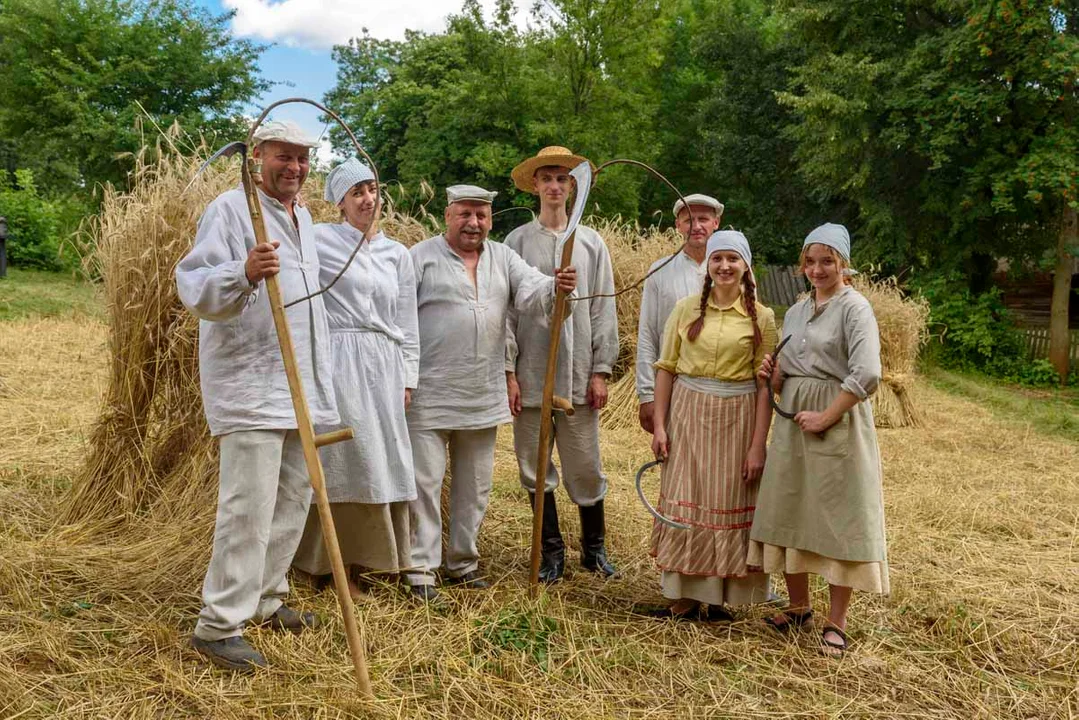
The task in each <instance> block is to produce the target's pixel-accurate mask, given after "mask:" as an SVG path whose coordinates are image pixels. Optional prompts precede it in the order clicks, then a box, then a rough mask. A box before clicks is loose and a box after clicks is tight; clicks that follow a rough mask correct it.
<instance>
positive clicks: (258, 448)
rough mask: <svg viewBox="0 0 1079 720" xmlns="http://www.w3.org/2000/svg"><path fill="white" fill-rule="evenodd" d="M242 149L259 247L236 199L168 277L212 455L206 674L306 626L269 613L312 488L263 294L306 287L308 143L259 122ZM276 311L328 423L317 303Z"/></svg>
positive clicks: (290, 294) (287, 125)
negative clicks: (191, 340)
mask: <svg viewBox="0 0 1079 720" xmlns="http://www.w3.org/2000/svg"><path fill="white" fill-rule="evenodd" d="M255 141H256V143H257V145H256V147H255V149H254V151H253V156H254V157H255V158H257V159H259V160H261V162H262V169H261V173H260V174H259V176H257V177H256V178H255V179H256V183H257V185H258V196H259V201H260V206H261V208H262V213H263V217H264V219H265V221H266V230H267V233H268V237H269V238H270V241H269V242H265V243H261V244H258V245H256V244H255V233H254V229H253V227H252V225H251V218H250V215H249V213H248V207H247V199H246V197H245V195H244V191H243V189H242V188H239V187H237V188H234V189H232V190H229V191H227V192H225V193H223V194H221V195H219V196H218V197H217V198H216V199H214V201H213V202H211V203H210V205H209V206H208V207H207V208H206V211H205V212H204V213H203V214H202V217H201V218H200V220H199V224H198V232H197V233H196V235H195V243H194V246H193V247H192V249H191V251H190V252H189V253H188V254H187V255H186V256H185V257H184V258H183V259H182V260H181V261H180V264H179V265H178V266H177V268H176V286H177V290H178V291H179V296H180V300H181V301H182V302H183V304H184V306H185V307H186V308H187V309H188V310H189V311H190V312H192V313H193V314H195V315H197V316H198V318H199V376H200V382H201V385H202V403H203V409H204V411H205V413H206V420H207V422H208V423H209V426H210V433H211V434H212V435H213V436H215V437H217V438H218V439H219V444H220V455H221V461H220V480H219V491H218V501H217V521H216V524H215V527H214V547H213V555H212V557H211V558H210V566H209V568H208V569H207V571H206V578H205V580H204V581H203V585H202V604H203V607H202V611H201V612H200V613H199V619H198V623H197V624H196V626H195V632H194V636H193V637H192V639H191V644H192V646H193V647H194V648H195V649H196V650H197V651H198V652H200V653H202V654H203V655H204V656H206V657H207V658H208V659H209V660H210V661H211V662H213V663H214V664H216V665H219V666H221V667H225V668H229V669H232V670H239V671H249V670H252V669H254V668H255V667H263V666H265V665H266V660H265V658H264V657H263V656H262V655H261V654H260V653H259V652H258V651H257V650H255V649H254V648H253V647H251V646H250V645H249V644H248V643H247V641H246V640H244V638H243V630H244V625H245V624H247V623H249V622H255V623H266V624H267V625H269V627H270V628H272V629H275V630H289V631H292V632H300V631H302V630H304V629H306V628H309V627H313V626H314V624H315V616H314V614H313V613H302V614H301V613H299V612H296V611H295V610H293V609H291V608H289V607H287V606H285V605H284V604H282V599H283V598H284V597H285V596H286V595H287V593H288V589H289V587H288V581H287V580H286V578H285V573H286V571H287V570H288V567H289V564H290V563H291V562H292V556H293V554H294V553H295V552H296V546H297V544H298V543H299V541H300V536H301V534H302V532H303V527H304V522H305V520H306V518H307V508H308V505H309V503H310V500H311V488H310V485H309V481H308V478H307V470H306V466H305V464H304V459H303V450H302V448H301V445H300V437H299V434H298V432H297V430H296V428H297V424H296V416H295V413H294V411H293V407H292V397H291V394H290V393H289V387H288V379H287V377H286V375H285V368H284V363H283V360H282V358H281V351H280V348H279V347H278V343H277V333H276V331H275V329H274V321H273V316H272V314H271V312H270V303H269V299H268V297H267V294H266V293H265V292H264V291H263V287H262V285H263V280H265V279H266V278H268V277H270V276H272V275H277V277H278V282H279V283H280V286H281V291H282V293H283V294H284V297H285V301H286V302H287V301H288V300H290V299H293V298H298V297H302V296H304V295H307V294H308V293H310V292H311V291H312V290H314V289H317V288H318V287H319V262H318V255H317V254H316V250H315V236H314V228H313V225H312V223H311V215H310V213H309V212H308V211H307V210H306V209H305V208H303V207H301V206H300V205H299V204H298V203H297V201H296V198H297V195H298V194H299V192H300V189H301V188H302V187H303V183H304V180H306V179H307V172H308V167H309V160H308V153H309V152H310V148H313V147H316V146H317V145H318V143H317V141H315V140H313V139H311V138H309V137H308V136H307V135H306V134H305V133H304V132H303V130H301V129H300V128H299V126H297V125H295V124H294V123H291V122H267V123H263V124H262V125H261V126H260V127H259V129H258V131H257V132H256V133H255ZM286 313H287V315H288V323H289V328H290V330H291V332H292V342H293V345H294V347H295V351H296V362H297V365H298V367H299V371H300V377H301V380H302V382H303V388H304V392H305V393H306V395H307V400H308V405H309V408H310V411H311V420H312V421H313V422H314V423H316V424H323V425H325V424H336V423H337V422H338V414H337V407H336V404H335V401H334V394H333V387H332V385H331V376H330V372H331V366H330V345H329V330H328V327H327V320H326V312H325V309H324V307H323V304H322V298H321V297H315V298H312V299H311V300H310V301H308V302H303V303H299V304H297V305H295V306H293V307H291V308H289V309H288V310H286Z"/></svg>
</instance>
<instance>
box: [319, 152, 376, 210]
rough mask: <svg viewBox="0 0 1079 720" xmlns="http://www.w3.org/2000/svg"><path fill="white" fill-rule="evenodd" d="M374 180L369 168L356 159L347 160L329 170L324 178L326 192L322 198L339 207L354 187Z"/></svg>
mask: <svg viewBox="0 0 1079 720" xmlns="http://www.w3.org/2000/svg"><path fill="white" fill-rule="evenodd" d="M374 179H375V174H374V173H373V172H371V168H369V167H367V166H366V165H365V164H363V163H362V162H360V161H359V160H357V159H356V158H349V159H348V160H345V161H344V162H343V163H341V164H340V165H338V166H337V167H335V168H334V169H333V170H330V174H329V175H327V176H326V190H325V192H324V193H323V197H325V198H326V199H327V200H329V201H330V202H332V203H333V204H334V205H340V204H341V201H342V200H344V199H345V195H348V191H349V190H351V189H352V188H353V186H354V185H356V184H357V183H362V182H369V181H371V180H374Z"/></svg>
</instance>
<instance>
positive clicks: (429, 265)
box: [405, 185, 577, 601]
mask: <svg viewBox="0 0 1079 720" xmlns="http://www.w3.org/2000/svg"><path fill="white" fill-rule="evenodd" d="M495 195H497V193H494V192H489V191H487V190H484V189H482V188H478V187H475V186H472V185H454V186H451V187H449V188H447V189H446V200H447V202H448V205H447V206H446V213H445V220H446V232H445V234H444V235H436V236H435V237H432V238H428V239H427V240H424V241H423V242H421V243H418V244H417V245H415V246H414V247H413V248H412V250H411V251H410V252H411V255H412V262H413V266H414V267H415V270H416V293H417V310H418V315H419V328H420V377H419V385H418V386H417V387H416V391H415V392H414V393H413V396H412V406H411V408H410V409H409V412H408V432H409V436H410V437H411V439H412V454H413V459H414V464H415V469H416V493H417V499H416V500H415V501H413V503H412V506H411V513H410V514H411V518H412V530H413V535H412V563H411V564H412V567H413V570H410V571H408V573H407V574H406V576H405V578H406V581H407V582H408V584H409V585H410V587H411V591H412V594H413V595H414V596H416V597H417V598H419V599H421V600H425V601H431V600H434V599H435V598H436V597H437V595H438V593H437V591H436V590H435V587H434V584H435V575H434V573H435V571H436V570H438V568H439V567H440V566H441V564H442V516H441V496H442V483H443V478H444V476H445V474H446V455H447V447H448V450H449V460H450V472H451V474H452V477H453V482H452V485H451V487H450V512H449V521H450V529H449V542H448V547H447V552H446V573H445V574H446V580H447V582H448V583H449V584H453V585H460V586H462V587H466V588H485V587H487V586H488V582H487V581H486V580H485V579H484V578H483V577H482V576H481V575H480V573H479V551H478V549H477V547H476V539H477V536H478V535H479V529H480V523H481V522H482V521H483V516H484V513H486V511H487V500H488V498H489V496H490V492H491V482H492V479H493V473H494V462H495V437H496V435H497V432H498V426H499V425H501V424H502V423H505V422H509V420H510V412H509V406H508V402H507V399H506V382H505V371H504V368H505V347H506V316H507V313H508V311H509V308H510V307H511V306H512V307H514V308H516V309H517V310H518V311H521V312H525V313H536V314H539V315H549V314H550V312H551V309H552V308H553V306H554V298H555V286H556V283H557V286H558V288H561V289H562V290H564V291H566V292H573V289H574V288H575V287H576V284H577V280H576V272H575V271H574V269H573V268H572V267H568V268H564V269H562V270H560V271H558V273H557V274H556V275H555V277H554V278H550V277H547V276H546V275H544V274H543V273H541V272H539V271H538V270H535V269H533V268H531V267H529V266H528V264H527V263H525V262H524V261H523V260H522V259H521V258H520V257H518V256H517V255H516V254H515V253H514V252H513V251H511V250H510V249H509V248H507V247H505V246H504V245H502V244H500V243H488V242H486V240H487V233H488V232H490V230H491V201H492V200H493V199H494V197H495Z"/></svg>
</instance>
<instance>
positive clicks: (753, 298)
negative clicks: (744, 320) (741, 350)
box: [686, 268, 764, 354]
mask: <svg viewBox="0 0 1079 720" xmlns="http://www.w3.org/2000/svg"><path fill="white" fill-rule="evenodd" d="M711 293H712V276H711V275H705V276H704V286H703V287H702V288H701V314H700V315H698V316H697V319H696V320H694V321H693V324H692V325H690V326H689V330H688V331H687V332H686V337H687V338H689V341H690V342H693V341H695V340H696V339H697V336H699V335H700V334H701V330H702V329H704V313H705V312H706V311H707V309H708V296H709V295H710V294H711ZM742 302H743V304H744V305H745V306H746V314H747V315H749V319H750V322H752V323H753V353H754V354H756V352H757V348H759V347H760V345H761V343H762V342H764V337H763V336H762V335H761V328H760V325H758V324H757V283H755V282H753V274H752V273H751V272H750V271H749V269H748V268H747V269H746V272H745V273H744V274H743V275H742Z"/></svg>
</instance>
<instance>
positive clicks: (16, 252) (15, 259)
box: [0, 169, 65, 270]
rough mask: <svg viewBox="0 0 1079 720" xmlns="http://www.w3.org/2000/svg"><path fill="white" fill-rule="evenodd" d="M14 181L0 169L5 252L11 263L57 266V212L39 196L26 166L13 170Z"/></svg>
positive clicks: (59, 262) (51, 267)
mask: <svg viewBox="0 0 1079 720" xmlns="http://www.w3.org/2000/svg"><path fill="white" fill-rule="evenodd" d="M14 177H15V181H14V182H12V180H11V177H10V176H9V175H8V173H6V172H0V216H2V217H4V218H5V219H6V220H7V226H8V234H9V235H10V238H9V239H8V243H7V252H8V256H9V258H10V260H11V264H12V265H16V266H19V267H27V268H38V269H41V270H60V269H62V268H63V266H64V264H65V263H64V262H63V260H62V259H61V257H60V218H59V215H60V213H59V212H58V210H57V208H56V207H55V206H54V205H53V204H52V203H50V202H49V201H48V200H46V199H44V198H42V197H41V195H40V193H39V192H38V189H37V185H36V184H35V183H34V173H33V172H31V171H30V170H26V169H23V170H16V171H15V173H14Z"/></svg>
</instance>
